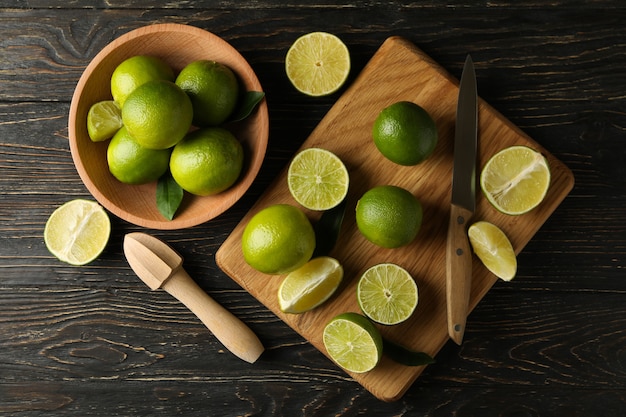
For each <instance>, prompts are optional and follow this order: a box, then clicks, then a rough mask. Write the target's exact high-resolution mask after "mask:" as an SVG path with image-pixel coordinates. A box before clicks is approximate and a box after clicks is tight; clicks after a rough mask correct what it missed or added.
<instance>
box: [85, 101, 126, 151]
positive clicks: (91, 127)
mask: <svg viewBox="0 0 626 417" xmlns="http://www.w3.org/2000/svg"><path fill="white" fill-rule="evenodd" d="M121 127H122V111H121V110H120V107H119V106H118V105H117V103H116V102H114V101H113V100H104V101H99V102H97V103H95V104H94V105H93V106H91V107H90V108H89V112H88V113H87V133H88V134H89V138H90V139H91V140H92V141H94V142H101V141H104V140H107V139H110V138H112V137H113V135H115V133H116V132H117V131H118V130H119V129H120V128H121Z"/></svg>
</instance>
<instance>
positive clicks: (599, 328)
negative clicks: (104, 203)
mask: <svg viewBox="0 0 626 417" xmlns="http://www.w3.org/2000/svg"><path fill="white" fill-rule="evenodd" d="M625 18H626V8H625V7H624V5H623V4H622V3H621V2H619V1H611V0H597V1H582V0H581V1H566V0H561V1H550V2H540V1H537V0H520V1H517V2H511V1H495V2H485V1H479V0H475V1H471V2H465V3H460V2H457V3H449V2H447V3H446V2H441V1H437V0H429V1H425V2H384V1H367V2H351V3H347V4H341V5H340V4H336V3H335V2H333V1H331V0H320V1H317V2H315V3H309V2H288V3H283V2H277V1H271V0H262V1H256V2H249V3H241V2H233V1H229V0H221V1H209V0H195V1H189V2H169V3H163V2H154V1H153V0H140V1H132V2H131V1H127V0H119V1H108V2H103V1H102V2H92V1H85V0H70V1H57V0H49V1H45V0H30V1H28V2H27V1H20V0H18V1H9V0H0V375H1V378H0V413H2V414H6V415H12V416H13V415H15V416H39V415H49V414H53V415H77V416H78V415H80V416H89V415H94V416H95V415H125V416H128V415H155V416H159V415H163V416H165V415H168V416H169V415H207V414H208V415H215V416H221V415H223V416H231V415H246V414H250V415H294V414H295V415H307V416H309V415H365V414H367V415H390V416H391V415H397V416H400V415H416V416H417V415H424V416H439V415H458V416H476V415H481V416H519V415H533V416H583V415H584V416H588V415H593V416H611V417H613V416H616V415H620V414H619V412H620V410H623V409H625V408H626V396H625V395H624V392H626V368H625V367H624V360H623V346H624V328H626V323H625V320H626V316H625V312H624V311H625V310H624V302H625V300H626V286H625V285H626V284H625V281H624V279H623V275H624V266H625V265H626V233H625V232H626V230H625V226H624V222H623V219H624V217H625V216H626V211H625V210H626V192H625V191H626V179H625V178H626V175H625V174H626V172H625V170H626V168H625V167H626V146H624V139H623V137H624V131H625V130H626V117H625V113H624V108H625V105H626V98H625V96H624V91H626V78H625V77H624V71H623V68H624V67H625V66H626V49H625V43H624V39H625V37H626V27H625V26H624V25H623V22H624V20H625ZM157 22H179V23H185V24H191V25H194V26H198V27H202V28H204V29H207V30H209V31H212V32H214V33H216V34H218V35H220V36H222V37H224V38H225V39H226V40H227V41H229V42H230V43H231V44H233V45H234V46H235V47H236V48H238V49H239V50H240V51H241V52H242V54H243V55H244V56H245V57H246V58H247V59H248V60H249V62H250V63H251V65H252V67H253V68H254V69H255V70H256V71H257V73H258V75H259V78H260V80H261V83H262V84H263V86H264V88H265V90H266V91H267V92H268V103H269V106H270V117H271V120H272V122H271V124H270V129H271V131H270V142H271V144H270V148H269V150H268V155H267V162H266V164H265V165H264V166H263V168H262V170H261V173H260V175H259V177H258V180H257V181H256V182H255V184H254V185H253V187H252V189H251V190H250V192H249V194H248V195H246V197H245V198H244V199H243V200H242V201H241V202H239V203H238V204H237V205H236V206H235V207H234V208H233V209H232V210H231V211H229V212H227V213H225V214H224V215H222V216H220V217H219V218H217V219H215V220H214V221H211V222H209V223H207V224H205V225H201V226H198V227H196V228H193V229H190V230H187V231H185V232H184V233H178V232H158V233H157V234H158V235H159V236H160V237H163V238H164V239H166V240H168V241H169V242H170V243H172V244H173V245H174V246H175V247H176V248H177V249H178V250H179V251H180V252H181V253H182V254H183V255H184V257H185V259H186V260H185V264H186V268H187V269H188V270H189V272H190V274H191V275H192V276H194V278H196V279H197V280H198V282H199V283H200V285H201V286H202V287H203V288H204V289H205V290H206V291H207V292H209V293H210V294H211V296H213V297H214V298H215V299H216V300H218V301H219V302H220V303H222V304H224V305H225V306H226V307H227V308H229V309H231V310H232V311H233V312H234V313H235V314H236V315H238V316H239V317H241V318H242V319H243V320H244V321H246V322H247V323H248V324H250V326H251V327H252V328H253V329H254V330H255V331H256V332H258V334H259V336H260V337H261V340H262V341H263V342H264V343H265V345H266V347H267V352H266V353H265V354H264V356H262V358H261V360H260V361H259V363H257V364H255V365H253V366H250V365H247V364H245V363H243V362H242V361H239V360H237V359H236V358H233V357H232V355H229V353H228V352H225V351H224V350H223V349H222V348H221V347H220V345H219V343H218V342H217V341H216V340H215V339H214V338H213V336H212V335H211V334H210V333H209V332H208V331H207V330H206V329H205V328H204V327H203V326H202V324H201V323H200V322H199V321H198V320H197V319H196V318H195V317H194V316H193V315H192V314H191V313H189V312H188V311H187V310H186V309H185V308H184V307H182V306H181V305H180V304H178V303H177V302H176V301H175V300H173V299H171V297H169V296H168V295H167V294H165V293H162V292H150V291H149V290H148V289H147V287H145V286H144V285H143V284H142V283H141V282H140V281H139V280H138V279H137V278H136V277H135V276H134V275H133V274H132V271H130V269H129V268H128V266H127V265H126V262H125V260H124V259H123V255H122V251H121V241H122V238H123V236H124V234H125V233H127V232H130V231H137V230H139V229H138V228H137V227H135V226H132V225H130V224H128V223H125V222H123V221H121V220H119V219H115V218H113V219H112V221H113V234H112V237H111V241H110V244H109V246H108V247H107V249H106V250H105V252H104V253H103V255H102V257H101V258H100V259H98V260H97V261H95V262H94V263H93V264H91V265H89V266H86V267H81V268H76V267H70V266H68V265H64V264H61V263H60V262H58V261H56V260H55V259H54V258H53V257H52V256H51V255H50V254H49V253H48V251H47V250H46V248H45V245H44V244H43V240H42V233H43V226H44V224H45V221H46V220H47V217H48V216H49V214H50V213H51V212H52V210H53V209H54V208H56V207H57V206H58V205H60V204H61V203H63V202H65V201H67V200H69V199H71V198H76V197H85V198H89V197H90V196H89V194H88V192H87V191H86V189H85V187H84V186H83V185H82V183H81V182H80V179H79V177H78V174H77V173H76V171H75V169H74V167H73V164H72V160H71V155H70V153H69V148H68V146H67V127H66V125H67V121H66V119H67V112H68V109H69V103H70V99H71V95H72V91H73V88H74V86H75V84H76V82H77V81H78V78H79V77H80V75H81V73H82V71H83V69H84V67H85V66H86V65H87V63H88V62H89V60H90V59H91V58H92V57H93V56H95V54H96V53H97V52H98V51H99V50H100V49H101V48H102V47H103V46H104V45H106V44H107V43H108V42H110V41H111V40H113V39H115V38H116V37H118V36H120V35H121V34H123V33H126V32H128V31H130V30H132V29H134V28H136V27H139V26H142V25H145V24H151V23H157ZM312 30H327V31H330V32H334V33H336V34H338V35H340V36H341V37H342V39H344V41H345V42H346V44H347V45H348V47H349V48H350V51H351V54H352V59H353V71H352V75H351V77H352V79H353V77H354V76H356V74H358V72H359V71H360V69H361V68H363V66H364V65H365V63H366V62H367V60H368V59H369V58H370V57H371V55H372V54H373V53H374V52H375V51H376V49H377V48H378V47H379V46H380V44H381V43H382V41H383V40H384V39H386V38H387V37H388V36H390V35H392V34H393V35H401V36H404V37H406V38H408V39H410V40H411V41H412V42H414V43H415V44H416V45H418V46H419V47H420V48H422V49H423V50H424V51H425V52H426V53H427V54H429V55H430V56H431V57H433V58H434V59H435V60H436V61H437V62H439V63H440V64H441V65H442V66H443V67H444V68H446V69H448V70H449V71H450V72H451V73H452V74H453V75H456V76H458V75H459V74H460V71H461V66H462V62H463V58H464V57H465V54H466V53H467V52H471V53H472V57H473V58H474V60H475V62H476V65H477V70H478V71H477V72H478V78H479V80H478V83H479V91H480V95H481V97H483V98H484V99H485V100H486V101H487V102H489V103H490V104H491V105H492V106H494V107H495V108H496V109H497V110H499V111H500V112H502V113H503V115H504V116H506V117H507V118H509V119H510V120H511V121H512V122H513V123H515V124H517V125H518V126H519V127H521V128H522V129H523V130H524V131H525V132H526V133H528V134H529V135H530V136H531V137H532V138H533V139H535V140H537V141H538V142H539V143H540V144H541V145H542V146H544V147H546V149H548V150H549V151H550V152H551V153H553V154H554V155H555V156H556V157H557V158H559V159H560V160H562V161H563V162H565V163H566V165H568V166H569V167H570V168H571V169H572V170H573V171H574V175H575V178H576V184H575V187H574V189H573V191H572V193H571V194H570V196H569V197H568V198H567V199H566V200H565V201H564V203H563V204H562V205H561V206H560V207H559V208H558V209H557V211H556V212H555V213H554V214H553V216H552V217H551V218H550V219H548V221H547V222H546V223H545V224H544V226H543V227H542V228H541V229H540V230H539V232H538V233H537V234H536V235H535V237H534V238H533V239H532V240H531V241H530V242H529V244H528V245H527V246H526V247H525V248H524V251H523V252H522V253H521V254H520V256H519V272H518V277H517V278H516V279H515V280H514V281H513V282H510V283H503V282H499V283H497V284H496V285H495V286H494V288H493V289H492V291H491V292H490V293H489V294H488V295H487V296H486V297H485V298H484V299H483V300H482V302H481V303H480V304H479V305H478V307H477V308H476V309H475V310H474V311H473V313H472V314H471V315H470V318H469V321H468V324H469V328H468V331H467V333H466V337H465V343H464V345H463V346H462V347H460V348H459V347H457V346H455V345H453V344H451V343H450V344H447V345H446V346H445V347H444V348H443V350H442V351H441V352H440V353H439V354H438V355H437V358H436V359H437V363H436V364H435V365H432V366H429V367H428V368H427V370H426V371H425V372H424V373H423V374H422V376H420V379H419V380H418V382H416V383H415V384H414V385H413V386H412V387H411V389H410V390H409V391H408V392H407V394H406V395H405V396H404V397H403V398H402V399H401V400H399V401H398V402H395V403H390V404H387V403H381V402H380V401H378V400H376V399H375V398H374V397H373V396H371V394H369V393H368V392H366V391H365V390H364V389H362V388H360V386H359V385H358V384H356V383H354V382H353V381H352V380H350V378H348V377H347V376H346V375H345V373H343V372H342V371H341V370H339V369H338V368H337V367H335V366H334V365H332V364H331V363H330V362H329V361H328V360H327V359H326V358H324V357H323V356H322V355H321V354H320V353H319V352H318V351H317V350H316V349H315V348H313V347H312V346H310V345H309V344H308V343H306V342H305V341H304V340H303V339H302V338H301V337H300V336H298V335H297V334H295V333H294V332H293V331H291V330H290V329H289V328H288V327H287V326H286V325H284V324H283V323H282V322H281V321H280V320H278V319H277V318H276V317H275V316H274V315H273V314H271V313H270V312H268V311H267V310H266V309H265V308H263V307H262V306H261V305H260V304H259V303H257V302H256V301H255V300H254V298H252V297H251V296H250V295H248V294H247V293H246V292H245V291H243V290H242V289H241V288H240V287H239V286H238V285H237V284H236V283H234V282H233V281H232V280H230V279H229V278H228V277H226V276H225V275H224V274H223V273H222V272H221V271H220V270H219V268H217V266H216V265H215V260H214V255H215V252H216V251H217V249H218V248H219V246H220V245H221V243H222V242H223V241H224V240H225V239H226V237H227V236H228V234H229V233H230V231H231V230H233V228H234V227H235V226H236V224H237V223H238V221H239V220H240V219H241V218H242V217H243V215H244V214H245V213H246V211H247V210H248V209H249V208H250V207H251V205H252V204H253V203H254V201H255V200H256V199H257V198H258V196H260V195H261V193H262V192H263V191H264V190H265V188H267V187H268V186H269V184H270V183H271V181H272V180H273V179H274V177H275V176H276V175H277V174H278V172H279V171H280V170H281V169H282V168H283V167H284V166H285V164H286V163H287V162H288V160H289V158H290V157H291V155H292V154H293V152H294V151H295V150H296V149H297V148H298V147H299V146H300V144H301V143H302V142H303V141H304V139H305V138H306V137H307V136H308V135H309V133H310V132H311V131H312V130H313V128H314V127H315V126H316V125H317V123H318V122H319V120H321V119H322V117H323V116H324V115H325V114H326V112H327V111H328V110H329V109H330V107H331V106H332V104H333V103H334V102H335V100H336V99H337V98H338V95H333V96H330V97H326V98H321V99H311V98H308V97H304V96H302V95H300V94H299V93H297V92H296V91H295V90H294V89H293V88H292V87H291V86H290V84H289V82H288V80H287V79H286V77H285V75H284V70H283V60H284V55H285V53H286V51H287V49H288V47H289V46H290V44H291V43H292V42H293V40H295V38H296V37H297V36H299V35H300V34H302V33H306V32H310V31H312ZM294 410H295V411H294Z"/></svg>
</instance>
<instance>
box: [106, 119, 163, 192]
mask: <svg viewBox="0 0 626 417" xmlns="http://www.w3.org/2000/svg"><path fill="white" fill-rule="evenodd" d="M169 162H170V150H169V149H148V148H144V147H143V146H141V145H139V144H138V143H137V142H136V141H135V139H133V137H132V136H130V134H128V131H127V130H126V128H125V127H122V128H121V129H120V130H118V132H117V133H116V134H115V136H113V139H111V141H110V142H109V146H108V147H107V164H108V166H109V171H110V172H111V174H113V176H114V177H115V178H117V179H118V180H119V181H120V182H123V183H125V184H146V183H149V182H152V181H156V180H157V179H159V178H160V177H161V176H162V175H163V174H164V173H165V172H166V171H167V168H168V166H169Z"/></svg>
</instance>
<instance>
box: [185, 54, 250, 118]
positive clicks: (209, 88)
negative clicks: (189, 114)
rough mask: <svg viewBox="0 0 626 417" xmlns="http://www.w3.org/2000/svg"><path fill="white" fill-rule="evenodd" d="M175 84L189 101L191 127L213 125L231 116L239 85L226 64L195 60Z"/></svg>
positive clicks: (237, 96) (235, 103)
mask: <svg viewBox="0 0 626 417" xmlns="http://www.w3.org/2000/svg"><path fill="white" fill-rule="evenodd" d="M176 84H177V85H178V86H179V87H180V88H182V89H183V91H185V92H186V93H187V94H188V95H189V97H190V98H191V103H192V104H193V124H194V125H196V126H200V127H206V126H217V125H220V124H222V123H223V122H224V121H226V119H228V116H230V115H231V113H232V112H233V110H234V109H235V106H236V105H237V100H238V98H239V83H238V82H237V78H236V77H235V74H234V73H233V72H232V70H231V69H230V68H228V67H227V66H226V65H224V64H221V63H219V62H215V61H211V60H199V61H194V62H192V63H190V64H188V65H187V66H186V67H185V68H183V69H182V71H181V72H180V74H178V77H176Z"/></svg>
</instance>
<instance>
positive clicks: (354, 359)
mask: <svg viewBox="0 0 626 417" xmlns="http://www.w3.org/2000/svg"><path fill="white" fill-rule="evenodd" d="M323 337H324V339H323V340H324V347H325V348H326V351H327V352H328V355H329V356H330V357H331V359H332V360H333V361H335V362H336V363H337V365H339V366H341V367H342V368H344V369H346V370H347V371H350V372H355V373H363V372H368V371H371V370H372V369H374V367H375V366H376V365H377V364H378V361H380V358H381V356H382V354H383V338H382V336H381V335H380V332H379V331H378V329H377V328H376V326H374V324H373V323H372V322H371V321H369V320H368V319H367V318H366V317H363V316H362V315H360V314H357V313H343V314H340V315H338V316H336V317H334V318H333V319H332V320H330V322H329V323H328V324H327V325H326V327H325V328H324V336H323Z"/></svg>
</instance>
